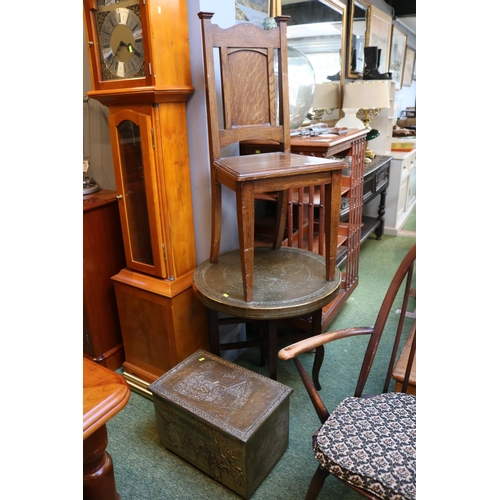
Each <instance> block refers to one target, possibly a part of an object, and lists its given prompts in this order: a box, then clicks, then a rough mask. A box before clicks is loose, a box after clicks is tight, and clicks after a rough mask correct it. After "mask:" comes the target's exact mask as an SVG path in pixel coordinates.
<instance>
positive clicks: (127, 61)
mask: <svg viewBox="0 0 500 500" xmlns="http://www.w3.org/2000/svg"><path fill="white" fill-rule="evenodd" d="M103 3H104V2H103ZM106 4H109V5H102V6H101V8H100V10H98V12H97V14H96V15H97V25H98V27H99V53H100V57H101V71H102V78H103V79H104V80H110V79H121V78H137V77H142V76H144V75H145V71H144V45H143V40H142V24H141V19H140V10H139V5H138V3H137V0H136V1H132V2H113V3H111V2H106ZM124 4H125V6H123V5H124ZM119 5H121V6H119Z"/></svg>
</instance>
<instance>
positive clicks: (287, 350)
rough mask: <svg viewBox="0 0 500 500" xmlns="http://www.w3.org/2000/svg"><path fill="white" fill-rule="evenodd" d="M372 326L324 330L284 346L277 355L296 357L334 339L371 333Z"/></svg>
mask: <svg viewBox="0 0 500 500" xmlns="http://www.w3.org/2000/svg"><path fill="white" fill-rule="evenodd" d="M372 333H373V328H372V327H371V326H360V327H355V328H344V329H341V330H335V331H334V332H324V333H320V334H319V335H315V336H314V337H309V338H308V339H304V340H301V341H300V342H296V343H295V344H291V345H289V346H287V347H284V348H283V349H281V350H280V351H279V352H278V357H279V358H280V359H283V360H285V361H286V360H289V359H293V358H295V357H297V356H298V355H299V354H303V353H304V352H309V351H311V350H312V349H315V348H317V347H319V346H322V345H325V344H328V343H329V342H333V341H334V340H339V339H343V338H346V337H355V336H356V335H371V334H372Z"/></svg>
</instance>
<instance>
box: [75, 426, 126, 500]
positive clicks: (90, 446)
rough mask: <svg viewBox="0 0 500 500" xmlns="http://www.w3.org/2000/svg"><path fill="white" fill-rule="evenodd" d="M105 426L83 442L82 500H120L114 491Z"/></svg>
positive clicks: (111, 463) (113, 477)
mask: <svg viewBox="0 0 500 500" xmlns="http://www.w3.org/2000/svg"><path fill="white" fill-rule="evenodd" d="M107 444H108V432H107V430H106V425H103V426H102V427H100V428H99V429H97V430H96V431H95V432H94V433H93V434H92V435H90V436H89V437H88V438H87V439H85V440H84V441H83V498H84V500H120V496H119V495H118V493H117V491H116V484H115V473H114V470H113V460H112V459H111V456H110V455H109V453H108V452H107V451H106V446H107Z"/></svg>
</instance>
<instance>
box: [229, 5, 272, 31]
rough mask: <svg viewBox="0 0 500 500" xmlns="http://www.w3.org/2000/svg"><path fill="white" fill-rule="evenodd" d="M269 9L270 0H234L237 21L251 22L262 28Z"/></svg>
mask: <svg viewBox="0 0 500 500" xmlns="http://www.w3.org/2000/svg"><path fill="white" fill-rule="evenodd" d="M271 1H272V0H271ZM268 9H269V0H253V2H245V1H238V0H234V10H235V18H236V22H237V23H248V22H250V23H252V24H256V25H257V26H259V27H261V28H262V26H263V24H264V19H265V18H266V17H267V13H268ZM275 15H276V14H275Z"/></svg>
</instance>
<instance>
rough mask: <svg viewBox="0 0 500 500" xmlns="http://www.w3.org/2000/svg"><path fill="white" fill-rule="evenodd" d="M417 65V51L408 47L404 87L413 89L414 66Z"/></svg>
mask: <svg viewBox="0 0 500 500" xmlns="http://www.w3.org/2000/svg"><path fill="white" fill-rule="evenodd" d="M414 65H415V50H414V49H412V48H411V47H406V56H405V67H404V70H403V85H404V86H405V87H411V83H412V81H413V66H414Z"/></svg>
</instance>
